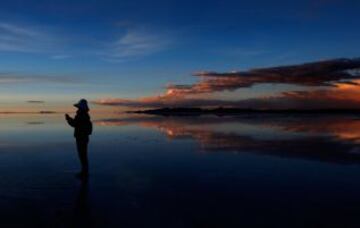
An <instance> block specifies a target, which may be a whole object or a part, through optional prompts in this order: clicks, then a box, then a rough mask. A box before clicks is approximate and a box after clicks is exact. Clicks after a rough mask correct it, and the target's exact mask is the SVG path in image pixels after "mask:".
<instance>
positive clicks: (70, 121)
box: [65, 114, 76, 127]
mask: <svg viewBox="0 0 360 228" xmlns="http://www.w3.org/2000/svg"><path fill="white" fill-rule="evenodd" d="M65 119H66V121H67V122H68V124H69V125H70V126H71V127H75V125H76V121H75V119H73V118H71V117H70V116H69V115H68V114H65Z"/></svg>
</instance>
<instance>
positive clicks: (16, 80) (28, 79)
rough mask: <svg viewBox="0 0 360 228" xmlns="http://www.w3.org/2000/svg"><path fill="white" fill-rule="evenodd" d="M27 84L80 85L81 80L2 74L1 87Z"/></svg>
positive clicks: (62, 77)
mask: <svg viewBox="0 0 360 228" xmlns="http://www.w3.org/2000/svg"><path fill="white" fill-rule="evenodd" d="M27 83H60V84H68V83H70V84H73V83H79V80H77V79H75V78H73V77H68V76H46V75H32V74H21V73H9V72H0V85H6V84H27Z"/></svg>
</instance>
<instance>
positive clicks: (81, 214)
mask: <svg viewBox="0 0 360 228" xmlns="http://www.w3.org/2000/svg"><path fill="white" fill-rule="evenodd" d="M71 227H74V228H75V227H76V228H77V227H93V224H92V217H91V211H90V204H89V183H88V180H87V179H83V180H82V181H81V184H80V188H79V193H78V196H77V198H76V203H75V209H74V214H73V219H72V226H71Z"/></svg>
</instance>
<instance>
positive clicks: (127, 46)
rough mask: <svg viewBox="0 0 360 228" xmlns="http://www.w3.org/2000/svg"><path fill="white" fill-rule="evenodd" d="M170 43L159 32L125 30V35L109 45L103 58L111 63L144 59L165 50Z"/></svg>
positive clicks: (166, 37) (168, 37)
mask: <svg viewBox="0 0 360 228" xmlns="http://www.w3.org/2000/svg"><path fill="white" fill-rule="evenodd" d="M170 43H171V40H170V36H169V35H167V34H164V33H162V32H160V31H157V32H155V31H150V30H149V29H139V28H126V32H125V34H123V35H122V36H121V37H120V38H118V39H117V40H115V41H114V42H113V43H112V44H110V45H109V51H108V52H107V53H106V54H105V56H106V58H107V59H108V60H113V61H123V60H128V59H133V58H138V57H144V56H147V55H150V54H154V53H157V52H160V51H163V50H165V49H166V48H167V47H168V46H169V45H170Z"/></svg>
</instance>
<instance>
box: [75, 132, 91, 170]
mask: <svg viewBox="0 0 360 228" xmlns="http://www.w3.org/2000/svg"><path fill="white" fill-rule="evenodd" d="M76 145H77V151H78V155H79V159H80V163H81V173H83V174H88V173H89V162H88V157H87V147H88V140H86V139H76Z"/></svg>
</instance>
